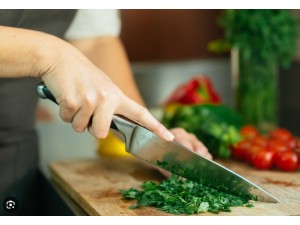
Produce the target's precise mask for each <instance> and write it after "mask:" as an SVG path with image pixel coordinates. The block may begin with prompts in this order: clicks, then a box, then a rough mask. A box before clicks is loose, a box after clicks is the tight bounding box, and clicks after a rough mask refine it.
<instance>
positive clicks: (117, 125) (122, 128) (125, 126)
mask: <svg viewBox="0 0 300 225" xmlns="http://www.w3.org/2000/svg"><path fill="white" fill-rule="evenodd" d="M36 91H37V95H38V96H39V97H40V98H43V99H49V100H51V101H52V102H54V103H56V104H57V105H59V104H58V102H57V101H56V99H55V97H54V96H53V95H52V93H51V91H50V90H49V89H48V87H47V86H46V85H45V84H44V83H43V82H41V83H40V84H38V86H37V88H36ZM92 120H93V116H92V117H91V118H90V122H89V124H91V122H92ZM137 125H138V124H137V123H135V122H134V121H131V120H129V119H127V118H124V117H121V116H117V115H113V118H112V121H111V123H110V128H111V129H114V130H116V131H119V132H121V133H122V134H123V136H124V138H125V142H126V146H127V144H129V141H130V138H131V134H132V131H133V130H134V128H135V127H136V126H137Z"/></svg>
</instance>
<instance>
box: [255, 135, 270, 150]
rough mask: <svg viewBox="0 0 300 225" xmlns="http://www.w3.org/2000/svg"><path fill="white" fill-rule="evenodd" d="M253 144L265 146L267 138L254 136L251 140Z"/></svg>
mask: <svg viewBox="0 0 300 225" xmlns="http://www.w3.org/2000/svg"><path fill="white" fill-rule="evenodd" d="M252 143H253V144H256V145H259V146H262V147H267V146H268V139H267V138H265V137H264V136H261V135H259V136H256V137H255V138H254V139H253V140H252Z"/></svg>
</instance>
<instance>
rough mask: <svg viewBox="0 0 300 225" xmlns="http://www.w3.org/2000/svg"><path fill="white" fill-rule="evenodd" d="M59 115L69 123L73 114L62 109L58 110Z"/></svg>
mask: <svg viewBox="0 0 300 225" xmlns="http://www.w3.org/2000/svg"><path fill="white" fill-rule="evenodd" d="M59 115H60V118H61V119H62V120H63V121H64V122H66V123H70V122H71V121H72V118H73V115H72V114H71V113H68V112H66V111H63V110H62V111H60V113H59Z"/></svg>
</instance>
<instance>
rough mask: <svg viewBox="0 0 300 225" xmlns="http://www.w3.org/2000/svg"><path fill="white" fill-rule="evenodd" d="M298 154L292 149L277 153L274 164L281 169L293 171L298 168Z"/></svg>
mask: <svg viewBox="0 0 300 225" xmlns="http://www.w3.org/2000/svg"><path fill="white" fill-rule="evenodd" d="M298 160H299V158H298V155H297V153H296V152H293V151H285V152H280V153H277V154H276V156H275V165H276V167H277V168H278V169H280V170H283V171H294V170H296V169H297V168H298Z"/></svg>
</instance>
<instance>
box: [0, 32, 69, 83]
mask: <svg viewBox="0 0 300 225" xmlns="http://www.w3.org/2000/svg"><path fill="white" fill-rule="evenodd" d="M60 42H63V41H60V40H59V39H58V38H56V37H54V36H52V35H48V34H45V33H42V32H38V31H32V30H26V29H20V28H12V27H4V26H0V77H7V78H9V77H26V76H35V77H36V76H40V75H42V73H44V72H45V71H44V70H47V68H46V67H47V64H46V60H45V58H46V55H47V54H48V55H51V54H52V52H51V51H49V50H51V49H53V48H51V47H49V45H56V44H57V45H59V43H60Z"/></svg>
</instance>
